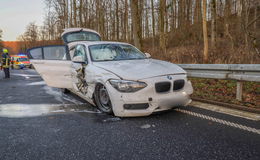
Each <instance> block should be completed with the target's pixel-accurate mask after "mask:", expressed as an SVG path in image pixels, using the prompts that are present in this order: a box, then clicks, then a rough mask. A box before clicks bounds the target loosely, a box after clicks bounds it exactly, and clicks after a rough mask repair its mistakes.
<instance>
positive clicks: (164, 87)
mask: <svg viewBox="0 0 260 160" xmlns="http://www.w3.org/2000/svg"><path fill="white" fill-rule="evenodd" d="M170 89H171V82H158V83H155V90H156V92H157V93H163V92H168V91H169V90H170Z"/></svg>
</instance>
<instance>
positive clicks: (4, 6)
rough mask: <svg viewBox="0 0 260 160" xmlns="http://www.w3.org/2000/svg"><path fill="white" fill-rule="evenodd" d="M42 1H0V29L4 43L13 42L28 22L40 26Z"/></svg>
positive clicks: (41, 21) (42, 12)
mask: <svg viewBox="0 0 260 160" xmlns="http://www.w3.org/2000/svg"><path fill="white" fill-rule="evenodd" d="M44 8H45V4H44V0H0V29H2V30H3V37H2V39H3V40H4V41H15V40H16V38H17V37H18V36H19V35H21V34H23V33H24V31H25V28H26V26H27V25H28V24H29V23H30V22H36V24H37V25H42V23H43V18H44Z"/></svg>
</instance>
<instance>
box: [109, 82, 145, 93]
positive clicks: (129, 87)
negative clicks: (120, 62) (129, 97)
mask: <svg viewBox="0 0 260 160" xmlns="http://www.w3.org/2000/svg"><path fill="white" fill-rule="evenodd" d="M109 82H110V84H111V85H112V86H113V87H114V88H115V89H117V90H118V91H120V92H136V91H138V90H140V89H143V88H145V87H146V86H147V84H146V83H145V82H137V81H127V80H115V79H111V80H109Z"/></svg>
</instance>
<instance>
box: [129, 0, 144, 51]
mask: <svg viewBox="0 0 260 160" xmlns="http://www.w3.org/2000/svg"><path fill="white" fill-rule="evenodd" d="M130 5H131V13H132V21H133V23H132V25H133V35H134V44H135V46H136V47H137V48H139V49H142V47H143V45H142V39H141V35H142V31H141V26H140V23H139V22H140V15H139V9H138V0H131V1H130Z"/></svg>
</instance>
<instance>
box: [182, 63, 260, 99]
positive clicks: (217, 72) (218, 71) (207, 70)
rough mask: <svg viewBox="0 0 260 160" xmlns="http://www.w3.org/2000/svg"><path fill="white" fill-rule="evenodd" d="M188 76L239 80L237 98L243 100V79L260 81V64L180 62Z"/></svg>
mask: <svg viewBox="0 0 260 160" xmlns="http://www.w3.org/2000/svg"><path fill="white" fill-rule="evenodd" d="M179 66H180V67H182V68H183V69H185V70H186V71H187V74H188V77H195V78H211V79H225V80H237V92H236V99H237V100H240V101H241V100H242V91H243V81H251V82H260V64H179Z"/></svg>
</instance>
